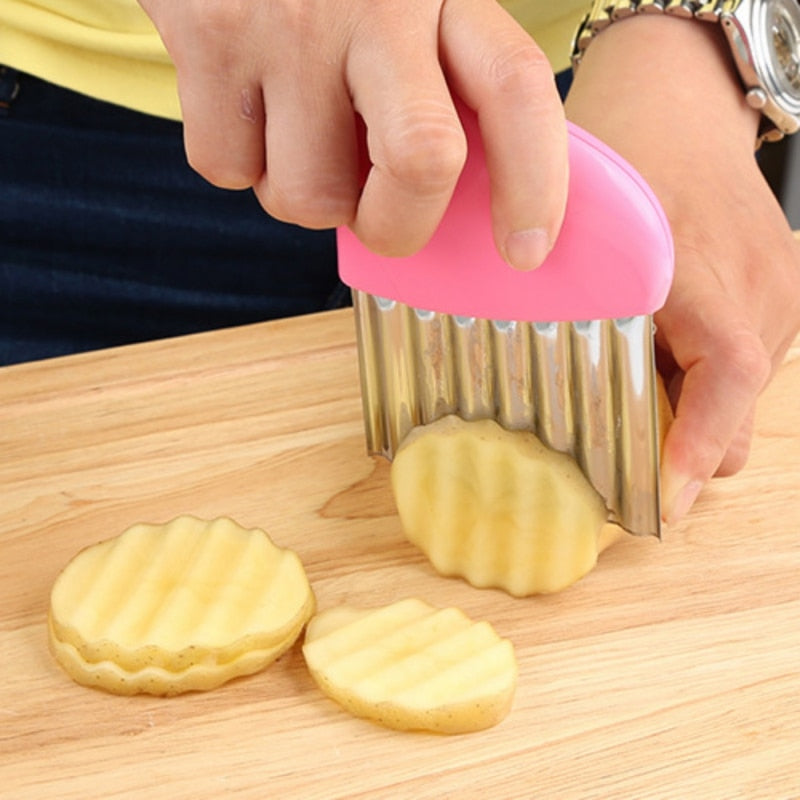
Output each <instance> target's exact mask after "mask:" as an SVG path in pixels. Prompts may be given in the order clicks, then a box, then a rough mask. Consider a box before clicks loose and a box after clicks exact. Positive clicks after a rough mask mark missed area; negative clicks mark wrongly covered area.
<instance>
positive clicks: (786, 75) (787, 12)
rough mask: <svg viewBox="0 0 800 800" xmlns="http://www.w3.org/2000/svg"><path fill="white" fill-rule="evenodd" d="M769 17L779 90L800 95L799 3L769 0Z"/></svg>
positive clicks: (767, 23) (773, 71) (794, 0)
mask: <svg viewBox="0 0 800 800" xmlns="http://www.w3.org/2000/svg"><path fill="white" fill-rule="evenodd" d="M766 16H767V18H766V20H765V22H766V26H767V35H768V37H769V40H770V41H769V45H770V46H769V55H770V62H771V66H772V73H773V78H774V80H775V82H776V84H777V87H778V89H779V91H781V92H785V93H786V94H788V95H789V96H791V97H795V98H800V5H798V3H797V0H768V2H767V7H766Z"/></svg>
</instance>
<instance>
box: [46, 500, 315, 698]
mask: <svg viewBox="0 0 800 800" xmlns="http://www.w3.org/2000/svg"><path fill="white" fill-rule="evenodd" d="M314 607H315V602H314V595H313V592H312V591H311V586H310V585H309V583H308V579H307V577H306V574H305V570H304V569H303V565H302V564H301V563H300V559H299V558H298V557H297V555H296V554H295V553H294V552H292V551H291V550H285V549H281V548H279V547H277V546H276V545H275V544H273V542H272V541H271V540H270V538H269V536H268V535H267V534H266V533H264V531H261V530H258V529H253V530H246V529H244V528H242V527H240V526H239V525H237V524H236V523H235V522H233V520H230V519H227V518H220V519H216V520H212V521H205V520H200V519H197V518H196V517H191V516H182V517H178V518H177V519H174V520H172V521H171V522H169V523H167V524H165V525H148V524H140V525H135V526H133V527H132V528H129V529H128V530H127V531H125V532H124V533H123V534H121V535H120V536H117V537H115V538H113V539H108V540H106V541H103V542H100V543H99V544H95V545H92V546H91V547H88V548H86V549H85V550H82V551H81V552H80V553H78V554H77V555H76V556H75V558H73V559H72V561H70V563H69V564H68V565H67V566H66V568H65V569H64V570H63V572H62V573H61V574H60V575H59V577H58V578H57V580H56V582H55V584H54V586H53V590H52V592H51V596H50V612H49V622H48V631H49V641H50V648H51V650H52V652H53V654H54V656H55V657H56V660H57V661H58V662H59V663H60V664H61V666H62V667H63V668H64V670H65V671H66V672H67V673H68V674H69V675H70V676H71V677H72V678H73V679H74V680H75V681H77V682H78V683H81V684H84V685H88V686H96V687H98V688H102V689H106V690H107V691H110V692H113V693H116V694H135V693H138V692H146V693H148V694H157V695H169V694H177V693H179V692H185V691H189V690H196V689H211V688H214V687H215V686H219V685H220V684H222V683H224V682H225V681H228V680H230V679H231V678H234V677H237V676H239V675H245V674H249V673H252V672H256V671H257V670H259V669H262V668H263V667H265V666H266V665H267V664H269V663H270V662H271V661H273V660H275V659H276V658H277V657H278V656H279V655H280V654H281V653H283V652H284V651H285V650H287V649H288V648H289V647H290V646H291V645H292V643H293V642H294V641H295V640H296V639H297V637H298V636H299V635H300V633H301V631H302V629H303V627H304V625H305V623H306V622H307V621H308V619H309V617H310V616H311V614H312V613H313V612H314Z"/></svg>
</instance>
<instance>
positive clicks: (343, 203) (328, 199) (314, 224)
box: [256, 180, 355, 229]
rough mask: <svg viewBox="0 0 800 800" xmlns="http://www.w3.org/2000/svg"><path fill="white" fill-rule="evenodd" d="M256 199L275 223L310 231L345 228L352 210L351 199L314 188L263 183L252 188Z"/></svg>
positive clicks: (343, 192) (346, 195) (331, 190)
mask: <svg viewBox="0 0 800 800" xmlns="http://www.w3.org/2000/svg"><path fill="white" fill-rule="evenodd" d="M256 196H257V197H258V200H259V202H260V203H261V205H262V207H263V208H264V210H265V211H267V213H268V214H270V216H272V217H274V218H275V219H278V220H281V221H282V222H289V223H292V224H294V225H302V226H303V227H305V228H312V229H323V228H334V227H338V226H340V225H346V224H348V223H349V222H351V221H352V219H353V215H354V210H355V198H354V197H352V196H350V195H349V194H348V193H347V192H345V191H343V190H342V189H340V188H336V189H328V190H326V189H324V188H322V187H320V186H318V185H317V184H313V185H312V184H308V183H293V184H291V185H289V186H287V185H281V184H280V183H278V182H276V181H274V180H273V181H271V180H267V181H265V182H264V183H262V184H260V185H259V186H257V187H256Z"/></svg>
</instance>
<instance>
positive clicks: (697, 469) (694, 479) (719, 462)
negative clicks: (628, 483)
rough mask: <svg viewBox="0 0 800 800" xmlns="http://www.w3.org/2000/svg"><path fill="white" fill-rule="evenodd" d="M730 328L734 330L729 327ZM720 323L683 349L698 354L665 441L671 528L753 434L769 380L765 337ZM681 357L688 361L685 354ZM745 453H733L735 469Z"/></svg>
mask: <svg viewBox="0 0 800 800" xmlns="http://www.w3.org/2000/svg"><path fill="white" fill-rule="evenodd" d="M725 324H732V325H734V328H733V329H732V330H729V329H726V328H724V325H725ZM720 325H721V327H720V328H717V329H715V330H705V331H703V330H697V331H696V332H695V333H694V334H693V335H692V337H691V342H690V343H689V344H688V345H687V344H682V345H681V348H682V349H683V350H685V351H691V350H692V349H694V350H695V352H696V353H697V354H698V355H697V357H696V358H695V359H694V360H690V361H689V363H688V365H687V368H686V372H685V375H684V376H683V382H682V384H681V389H680V395H679V397H678V402H677V406H676V408H675V418H674V421H673V423H672V425H671V426H670V428H669V430H668V432H667V435H666V438H665V440H664V453H663V458H662V501H663V508H664V519H665V520H666V522H667V523H668V524H672V523H675V522H677V521H678V520H679V519H680V518H681V517H683V516H684V515H685V514H686V512H687V511H688V510H689V508H690V507H691V506H692V504H693V503H694V501H695V499H696V498H697V495H698V494H699V492H700V489H701V488H702V486H703V485H704V484H705V483H706V481H707V480H708V479H709V478H710V477H711V476H712V475H714V474H715V473H716V472H717V470H718V469H719V468H720V467H721V466H723V464H724V459H725V457H726V453H728V451H729V449H730V448H731V447H732V446H733V445H734V442H735V441H737V436H740V435H742V434H741V433H740V432H742V431H744V432H747V431H748V430H752V428H748V427H747V421H748V418H749V416H750V415H751V414H752V408H753V405H754V403H755V401H756V398H757V397H758V394H759V393H760V391H761V389H762V388H763V386H764V384H765V383H766V381H767V379H768V377H769V373H770V369H771V360H770V358H769V355H768V354H767V353H766V351H765V349H764V346H763V344H762V343H761V341H760V339H758V337H757V336H756V335H755V334H753V333H751V332H749V331H748V330H747V329H745V328H739V329H738V330H737V329H736V328H735V323H733V321H732V320H727V321H725V322H724V323H720ZM702 342H705V343H706V344H705V345H703V344H702ZM704 348H707V349H704ZM676 357H677V360H678V361H679V363H686V362H683V361H682V359H681V357H680V354H676ZM744 454H745V451H744V442H742V441H740V442H739V443H738V445H736V449H734V450H732V451H731V462H730V467H733V466H735V461H734V458H736V457H739V458H741V457H742V455H744Z"/></svg>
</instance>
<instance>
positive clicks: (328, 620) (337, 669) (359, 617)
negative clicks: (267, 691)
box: [303, 598, 517, 733]
mask: <svg viewBox="0 0 800 800" xmlns="http://www.w3.org/2000/svg"><path fill="white" fill-rule="evenodd" d="M303 654H304V656H305V659H306V664H307V665H308V669H309V671H310V672H311V675H312V676H313V678H314V680H315V681H316V683H317V685H318V686H319V687H320V689H322V691H323V692H324V693H325V694H326V695H328V696H329V697H330V698H332V699H333V700H335V701H336V702H338V703H339V704H340V705H341V706H342V707H343V708H345V709H346V710H347V711H349V712H350V713H352V714H354V715H356V716H358V717H364V718H366V719H371V720H374V721H375V722H378V723H381V724H382V725H385V726H387V727H389V728H395V729H398V730H427V731H433V732H436V733H467V732H470V731H477V730H482V729H484V728H488V727H491V726H492V725H496V724H497V723H498V722H500V721H501V720H502V719H503V718H504V717H505V716H506V715H507V714H508V712H509V710H510V709H511V704H512V700H513V697H514V690H515V688H516V682H517V662H516V658H515V655H514V648H513V646H512V644H511V642H509V641H508V640H507V639H501V638H500V637H499V636H498V635H497V633H496V632H495V631H494V629H493V628H492V627H491V625H489V623H487V622H473V621H472V620H470V619H469V618H468V617H467V616H466V615H465V614H464V613H463V612H462V611H460V610H459V609H456V608H445V609H440V608H434V607H433V606H430V605H428V604H427V603H425V602H423V601H422V600H418V599H416V598H409V599H406V600H401V601H399V602H397V603H394V604H392V605H390V606H386V607H384V608H378V609H354V608H350V607H347V606H343V607H339V608H332V609H330V610H327V611H323V612H321V613H320V614H318V615H317V616H315V617H313V618H312V620H311V621H310V622H309V624H308V627H307V629H306V637H305V644H304V645H303Z"/></svg>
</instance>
